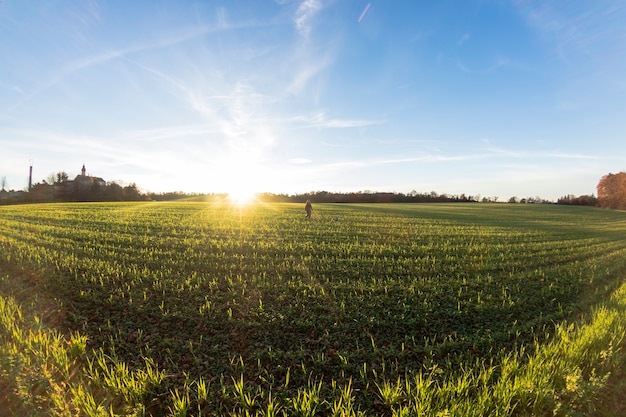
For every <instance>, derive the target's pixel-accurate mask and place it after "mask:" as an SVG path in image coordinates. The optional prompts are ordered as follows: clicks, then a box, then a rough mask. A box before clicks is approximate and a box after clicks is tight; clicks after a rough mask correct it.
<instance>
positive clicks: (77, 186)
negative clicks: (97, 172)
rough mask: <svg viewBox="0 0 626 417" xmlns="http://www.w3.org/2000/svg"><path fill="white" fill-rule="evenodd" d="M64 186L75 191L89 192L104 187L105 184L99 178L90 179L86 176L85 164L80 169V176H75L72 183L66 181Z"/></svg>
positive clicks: (90, 177)
mask: <svg viewBox="0 0 626 417" xmlns="http://www.w3.org/2000/svg"><path fill="white" fill-rule="evenodd" d="M66 184H68V186H70V187H72V188H74V190H76V191H79V192H80V191H90V190H92V189H93V188H94V186H96V187H105V186H106V185H107V182H106V181H105V180H103V179H102V178H100V177H92V176H90V175H87V170H86V169H85V164H83V167H82V169H81V170H80V175H77V176H76V178H74V181H67V182H66Z"/></svg>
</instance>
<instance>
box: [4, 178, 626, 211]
mask: <svg viewBox="0 0 626 417" xmlns="http://www.w3.org/2000/svg"><path fill="white" fill-rule="evenodd" d="M86 178H95V177H86ZM96 179H98V180H101V179H99V178H96ZM1 185H2V189H1V190H0V204H11V203H28V202H54V201H59V202H61V201H146V200H151V201H173V200H181V199H188V200H192V201H216V200H223V199H225V198H227V197H228V194H226V193H217V194H204V193H185V192H182V191H173V192H165V193H150V192H149V193H142V192H141V191H140V190H139V188H138V187H137V185H136V184H135V183H132V184H130V185H126V186H122V185H119V184H117V183H116V182H109V183H105V182H104V181H96V182H91V183H88V184H85V183H77V182H76V181H70V180H69V176H68V175H67V174H66V173H65V172H58V173H56V174H50V176H48V178H47V179H45V180H43V181H42V182H41V183H37V184H34V185H33V186H32V187H31V189H30V190H29V191H28V192H26V191H18V192H15V191H12V192H7V191H6V190H5V189H4V187H5V185H6V179H5V178H2V184H1ZM597 191H598V197H595V196H594V195H581V196H574V195H571V194H570V195H567V196H563V197H561V198H559V199H558V200H557V201H556V204H562V205H576V206H598V207H603V208H609V209H618V210H626V172H619V173H617V174H607V175H605V176H603V177H602V178H601V179H600V182H599V183H598V186H597ZM257 198H258V199H259V200H261V201H265V202H284V203H304V202H305V201H306V200H312V201H314V202H316V203H476V202H483V203H489V202H492V203H493V202H498V197H482V198H481V196H473V195H466V194H459V195H450V194H439V193H437V192H435V191H431V192H429V193H423V192H417V191H415V190H414V191H411V192H410V193H406V194H405V193H395V192H377V191H359V192H349V193H337V192H329V191H312V192H308V193H302V194H292V195H288V194H273V193H261V194H258V195H257ZM508 202H509V203H527V204H528V203H533V204H538V203H539V204H553V203H554V202H552V201H548V200H544V199H542V198H540V197H528V198H518V197H511V198H510V199H509V200H508Z"/></svg>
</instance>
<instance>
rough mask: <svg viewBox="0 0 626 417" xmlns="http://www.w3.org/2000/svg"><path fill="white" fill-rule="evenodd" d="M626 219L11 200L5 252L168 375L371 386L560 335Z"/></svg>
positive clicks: (469, 210)
mask: <svg viewBox="0 0 626 417" xmlns="http://www.w3.org/2000/svg"><path fill="white" fill-rule="evenodd" d="M333 218H335V219H337V218H339V219H340V221H332V220H331V219H333ZM624 231H626V218H625V216H624V215H623V213H618V212H606V211H599V210H594V209H582V210H578V209H577V208H563V207H554V206H541V207H540V206H535V207H531V206H527V207H518V206H508V205H432V206H420V205H399V206H385V205H370V206H368V205H363V206H358V205H316V207H315V212H314V216H313V219H311V221H306V220H304V219H303V215H302V208H301V207H300V206H295V205H289V204H282V205H281V204H273V205H263V204H258V205H255V206H248V207H233V206H230V205H228V204H215V203H214V204H201V203H186V204H185V203H176V204H171V203H163V204H162V203H139V204H137V203H133V204H80V205H77V204H57V205H38V206H15V207H3V208H2V210H1V211H0V249H1V254H0V262H1V263H4V264H12V265H20V266H21V267H23V268H25V269H28V270H31V271H38V272H39V273H40V274H42V275H45V276H47V277H49V285H48V287H47V288H48V291H49V293H50V294H49V295H51V296H52V297H55V298H56V299H58V300H59V301H60V302H61V303H62V306H63V308H64V311H65V321H64V323H63V328H64V329H65V330H66V331H67V332H70V331H79V332H80V333H81V334H84V335H86V336H87V338H88V344H89V346H91V347H95V348H100V347H102V348H104V350H105V351H106V352H108V353H109V354H112V355H113V354H114V355H115V356H116V357H118V358H119V359H120V360H122V361H124V362H126V363H128V364H130V365H131V366H137V367H140V366H142V364H144V363H145V359H144V358H145V357H149V358H150V360H152V361H154V363H155V364H156V365H157V366H158V367H159V369H162V370H164V371H165V372H166V373H167V374H168V375H170V376H171V378H170V381H172V382H171V384H172V386H173V387H176V386H182V384H184V383H185V381H188V380H189V379H195V380H197V379H199V378H203V379H205V380H207V381H218V380H220V379H223V378H225V377H226V378H228V377H231V376H232V377H238V375H240V374H241V375H244V377H245V380H246V381H252V382H251V383H252V384H259V385H261V386H263V385H264V384H266V385H268V384H269V385H271V384H273V383H275V382H276V381H284V380H285V378H290V379H291V381H292V385H293V386H294V387H298V386H304V385H306V384H307V383H309V382H310V380H311V378H312V377H313V378H314V380H316V381H317V380H319V381H321V382H324V383H325V384H330V383H331V382H332V381H341V382H344V383H345V382H347V381H351V383H352V381H353V384H354V385H353V386H352V387H353V388H354V389H356V390H364V391H366V390H367V389H370V388H372V387H371V386H370V380H371V379H372V378H375V377H376V378H377V377H379V376H384V377H385V378H387V379H388V380H391V381H393V380H395V379H397V378H398V377H405V376H407V375H417V373H419V372H421V371H423V370H425V369H426V370H427V369H434V367H435V368H436V367H441V368H443V369H453V368H454V367H455V366H458V365H459V364H462V363H471V362H473V361H475V360H477V359H488V358H490V357H492V356H493V355H495V354H496V353H499V352H502V351H504V352H506V351H509V350H514V349H518V348H519V347H520V346H523V345H527V344H531V343H533V342H534V341H535V340H537V339H539V340H544V339H545V338H549V337H550V332H551V329H552V325H553V323H554V322H558V321H561V320H565V319H574V318H577V317H578V315H580V314H584V313H585V312H586V311H588V307H589V305H590V304H591V303H594V302H595V301H597V300H598V299H600V298H601V297H602V296H603V295H605V294H608V292H609V291H611V290H612V289H614V288H615V287H616V286H617V285H618V284H619V283H620V281H621V280H622V279H623V271H624V268H625V265H626V256H624V255H625V254H626V239H624V237H623V236H624ZM362 401H365V402H367V400H366V399H362ZM370 406H371V404H370Z"/></svg>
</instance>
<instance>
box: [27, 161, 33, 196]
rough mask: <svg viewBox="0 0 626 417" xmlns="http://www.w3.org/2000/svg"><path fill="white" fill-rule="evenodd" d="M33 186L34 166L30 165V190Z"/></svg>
mask: <svg viewBox="0 0 626 417" xmlns="http://www.w3.org/2000/svg"><path fill="white" fill-rule="evenodd" d="M31 188H33V166H32V165H31V166H30V172H29V173H28V191H30V189H31Z"/></svg>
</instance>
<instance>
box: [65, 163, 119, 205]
mask: <svg viewBox="0 0 626 417" xmlns="http://www.w3.org/2000/svg"><path fill="white" fill-rule="evenodd" d="M106 185H107V183H106V181H105V180H103V179H102V178H100V177H92V176H91V175H87V169H86V168H85V164H83V167H82V169H81V170H80V175H77V176H76V178H74V179H73V180H67V181H63V182H61V183H56V184H55V185H54V197H55V199H57V200H94V199H99V197H100V195H99V194H100V193H101V192H102V191H103V190H104V189H105V187H106Z"/></svg>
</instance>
